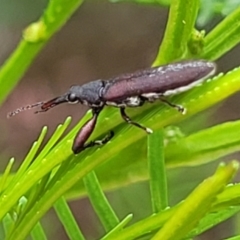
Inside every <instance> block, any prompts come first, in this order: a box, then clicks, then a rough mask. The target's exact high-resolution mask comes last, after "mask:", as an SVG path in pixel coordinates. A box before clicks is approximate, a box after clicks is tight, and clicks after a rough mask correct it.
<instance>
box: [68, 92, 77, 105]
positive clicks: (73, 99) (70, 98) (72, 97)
mask: <svg viewBox="0 0 240 240" xmlns="http://www.w3.org/2000/svg"><path fill="white" fill-rule="evenodd" d="M68 102H69V103H78V102H79V99H78V97H77V95H76V94H75V93H70V94H69V95H68Z"/></svg>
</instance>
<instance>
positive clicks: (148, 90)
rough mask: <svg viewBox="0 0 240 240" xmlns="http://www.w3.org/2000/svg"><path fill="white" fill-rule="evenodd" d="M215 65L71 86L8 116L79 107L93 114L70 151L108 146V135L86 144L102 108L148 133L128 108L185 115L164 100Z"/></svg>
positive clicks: (175, 66) (199, 63)
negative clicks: (154, 105) (160, 107)
mask: <svg viewBox="0 0 240 240" xmlns="http://www.w3.org/2000/svg"><path fill="white" fill-rule="evenodd" d="M215 70H216V64H215V63H213V62H209V61H205V60H192V61H181V62H177V63H172V64H167V65H163V66H160V67H154V68H148V69H145V70H140V71H136V72H134V73H130V74H123V75H120V76H118V77H115V78H112V79H109V80H101V79H99V80H95V81H92V82H89V83H86V84H84V85H82V86H72V87H71V88H70V89H69V91H68V92H66V93H65V94H63V95H62V96H59V97H56V98H53V99H51V100H49V101H46V102H38V103H35V104H32V105H27V106H25V107H21V108H18V109H16V110H15V111H13V112H10V113H9V114H8V117H12V116H14V115H16V114H17V113H19V112H21V111H24V110H28V109H31V108H34V107H40V110H39V111H36V112H35V113H39V112H45V111H48V110H49V109H51V108H53V107H55V106H57V105H59V104H62V103H65V102H67V103H81V104H85V105H87V106H88V107H89V108H90V109H91V110H92V118H90V119H89V120H88V121H87V122H86V123H85V124H84V125H83V126H82V127H81V129H80V130H79V132H78V133H77V135H76V137H75V139H74V142H73V146H72V150H73V152H74V153H75V154H77V153H79V152H81V151H83V150H84V149H86V148H88V147H92V146H96V145H102V144H105V143H107V142H108V141H109V140H110V139H111V138H112V137H113V132H112V131H111V132H110V133H109V134H108V135H107V136H106V137H105V138H104V139H102V140H95V141H91V142H87V140H88V138H89V137H90V135H91V134H92V132H93V130H94V128H95V126H96V123H97V119H98V116H99V114H100V112H101V111H102V109H103V108H104V107H105V106H113V107H117V108H120V114H121V116H122V118H123V120H124V121H126V122H127V123H129V124H132V125H134V126H136V127H138V128H141V129H143V130H144V131H145V132H147V133H152V130H151V129H150V128H147V127H145V126H142V125H141V124H139V123H137V122H134V121H133V120H132V119H131V118H130V117H129V116H128V115H127V114H126V112H125V109H126V108H127V107H140V106H142V105H143V104H144V103H145V102H154V101H156V100H161V101H162V102H164V103H165V104H167V105H169V106H170V107H173V108H176V109H177V110H178V111H179V112H181V113H184V112H185V109H184V107H182V106H180V105H176V104H173V103H171V102H169V101H168V100H167V99H166V97H167V96H172V95H175V94H179V93H181V92H185V91H187V90H189V89H191V88H193V87H195V86H196V85H199V84H200V83H202V82H203V81H204V80H206V79H207V78H209V77H210V76H211V75H213V74H214V73H215Z"/></svg>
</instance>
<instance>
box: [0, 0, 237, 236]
mask: <svg viewBox="0 0 240 240" xmlns="http://www.w3.org/2000/svg"><path fill="white" fill-rule="evenodd" d="M81 3H82V1H80V0H67V1H66V0H53V1H49V5H48V7H47V8H46V10H45V12H44V14H43V16H42V17H41V18H40V20H39V21H38V22H36V23H33V24H31V25H30V26H29V27H28V28H27V29H26V30H25V31H24V34H23V39H22V41H21V42H20V43H19V45H18V47H17V48H16V50H15V51H14V52H13V54H12V55H11V56H10V57H9V59H8V60H7V61H6V62H5V64H4V65H3V66H2V68H1V70H0V85H1V88H0V101H1V102H3V100H4V99H6V97H7V95H8V94H9V92H10V91H11V90H12V89H13V88H14V87H15V85H16V84H17V82H18V81H19V79H20V77H21V76H22V74H23V73H24V72H25V71H26V69H27V67H28V66H29V65H30V64H31V62H32V61H33V59H34V58H35V57H36V56H37V54H38V52H39V51H40V50H41V49H42V48H43V46H44V45H45V44H46V43H47V42H48V40H49V39H50V38H51V36H52V35H53V34H54V33H55V32H56V31H57V30H59V29H60V28H61V26H62V25H63V24H64V23H65V22H66V21H67V19H68V18H69V17H70V16H71V14H72V13H73V12H74V11H75V10H76V9H77V7H79V6H80V5H81ZM199 5H200V4H199V1H198V0H186V1H179V0H172V1H171V6H170V13H169V19H168V23H167V28H166V31H165V35H164V38H163V41H162V43H161V45H160V48H159V52H158V54H157V57H156V59H155V61H154V63H153V65H159V64H162V63H169V62H172V61H175V60H179V59H187V58H204V59H208V60H216V59H218V58H220V57H221V56H222V55H223V54H225V53H226V52H228V51H229V50H230V49H232V48H233V47H235V46H236V45H237V44H238V43H239V42H240V36H239V30H240V29H239V28H240V25H239V24H233V23H237V22H240V7H238V8H237V9H236V10H235V11H233V12H232V13H231V14H229V15H228V16H227V17H226V18H225V19H223V20H222V22H220V23H219V24H218V25H217V26H216V27H215V28H213V29H212V30H211V32H210V33H208V34H207V35H206V37H205V36H204V35H205V34H204V32H202V31H201V32H200V31H197V30H196V29H194V26H195V23H196V18H197V12H198V10H199ZM220 46H221V47H220ZM23 63H24V64H23ZM13 69H14V71H13ZM239 89H240V68H236V69H233V70H232V71H230V72H228V73H226V74H222V73H221V74H219V75H218V76H216V77H213V78H212V79H209V80H208V81H206V82H205V83H204V84H202V86H201V87H197V88H195V89H193V90H190V91H188V92H186V93H184V94H181V95H178V96H175V97H173V98H172V99H171V100H172V101H173V102H177V103H179V104H182V105H183V106H184V107H186V108H187V110H188V112H187V114H186V115H181V114H179V113H178V112H176V111H175V109H170V108H168V107H166V106H164V105H161V104H159V103H155V104H147V105H146V106H144V107H142V108H141V109H136V110H134V111H133V117H134V119H136V121H138V122H141V123H143V124H145V125H148V126H151V128H152V129H153V130H155V133H154V134H153V135H152V136H149V137H148V143H146V135H145V134H144V133H143V132H142V131H139V130H138V129H135V128H134V127H129V126H128V125H127V124H124V123H122V121H121V119H120V118H119V117H118V111H117V110H116V109H111V108H110V109H106V110H104V111H103V113H102V115H101V116H100V118H99V123H100V124H101V122H104V124H102V127H101V129H97V130H96V131H95V132H94V134H93V136H92V138H94V139H96V138H100V137H101V136H102V135H104V133H106V132H107V131H108V130H109V129H113V130H114V132H115V133H116V136H115V137H114V139H113V140H112V141H110V142H109V143H108V144H106V145H105V146H103V147H101V148H91V149H88V150H86V151H84V152H82V153H80V154H79V155H76V156H74V155H73V154H72V152H71V144H72V139H73V137H74V135H75V134H76V132H77V131H78V129H79V127H80V126H82V124H83V123H84V122H85V121H86V120H87V119H88V118H89V114H90V113H87V114H86V116H85V117H83V119H82V120H81V121H80V122H79V123H78V124H77V125H76V126H75V127H74V129H73V130H72V131H71V132H70V133H69V134H67V135H66V136H65V137H64V138H63V139H62V140H60V141H59V139H60V137H61V136H62V135H63V133H64V131H65V130H66V128H67V126H68V125H69V123H70V121H71V119H70V118H68V119H67V120H66V122H65V123H64V124H63V125H60V126H59V127H58V128H57V130H56V131H55V133H54V134H53V136H52V137H51V139H50V140H49V142H48V143H47V144H46V146H45V147H44V148H43V150H42V151H41V152H40V153H39V152H38V149H39V147H40V145H41V143H42V141H43V139H44V136H45V134H46V131H47V129H46V128H44V129H43V131H42V133H41V135H40V136H39V139H38V141H36V142H35V143H34V144H33V146H32V148H31V150H30V151H29V153H28V155H27V156H26V158H25V161H24V162H23V164H22V165H21V167H20V168H19V170H18V171H17V172H15V173H11V168H12V165H13V163H14V159H11V160H10V161H9V164H8V166H7V167H6V170H5V172H4V173H3V175H2V177H1V179H0V194H1V195H0V206H1V208H0V219H2V224H3V226H4V231H5V235H6V237H5V238H6V239H8V240H10V239H14V240H18V239H25V238H26V237H27V236H28V235H30V234H31V236H32V238H33V239H47V237H46V236H45V233H44V229H43V228H42V227H41V225H40V223H39V220H40V219H41V218H42V217H43V216H44V214H45V213H46V212H47V211H48V210H49V209H50V208H51V207H52V206H54V208H55V210H56V212H57V214H58V216H59V219H60V221H61V222H62V224H63V225H64V228H65V230H66V232H67V234H68V236H69V238H70V239H84V236H83V234H82V233H81V231H80V229H79V227H78V226H77V223H76V222H75V219H74V217H73V215H72V214H71V211H70V210H69V207H68V205H67V203H66V199H71V198H73V197H74V198H76V197H80V196H85V195H86V194H88V195H89V198H90V200H91V203H92V205H93V206H94V209H95V211H96V213H97V215H98V216H99V219H100V220H101V223H102V225H103V227H104V229H105V231H106V235H105V236H104V237H102V239H105V240H106V239H137V238H138V237H142V236H147V237H150V236H151V237H152V238H153V239H184V238H192V237H195V236H197V235H199V234H200V233H202V232H204V231H206V230H207V229H209V228H211V227H213V226H215V225H217V224H219V223H220V222H222V221H224V220H225V219H227V218H229V217H231V216H233V215H234V214H236V213H237V212H239V210H240V209H239V208H240V206H239V204H240V195H239V192H240V191H239V188H240V185H239V184H235V185H231V184H230V185H228V183H229V182H230V181H231V179H232V177H233V176H234V174H235V173H236V171H237V170H238V167H239V164H238V162H237V161H232V162H230V163H228V164H221V165H220V166H219V168H218V169H217V171H216V172H215V173H214V174H213V175H212V176H211V177H209V178H207V179H205V180H203V182H202V183H201V184H200V185H198V186H197V187H196V188H195V189H194V190H193V192H192V193H191V194H189V196H187V197H186V198H185V200H184V201H183V202H180V203H178V204H176V205H175V206H173V207H171V208H170V207H168V187H167V180H166V169H165V167H168V166H171V167H177V166H192V165H202V164H203V163H204V164H206V163H210V162H212V161H214V160H216V159H219V158H220V157H223V156H226V155H228V154H230V153H234V152H236V151H239V149H240V134H238V130H239V125H240V122H239V121H232V122H226V123H222V124H219V125H216V126H214V127H211V128H207V129H204V130H201V131H199V132H194V133H192V134H191V135H189V136H182V135H181V134H180V135H181V136H178V130H176V129H174V128H171V129H169V128H166V129H165V130H163V128H164V127H165V126H169V125H174V124H176V123H177V122H180V121H183V120H184V119H187V118H189V117H190V116H192V115H193V114H196V113H198V112H200V111H202V110H204V109H207V108H208V107H210V106H212V105H214V104H216V103H218V102H220V101H222V100H224V99H226V98H227V97H229V96H231V95H232V94H234V93H235V92H237V91H238V90H239ZM108 116H111V119H115V121H114V122H113V121H111V120H110V119H109V117H108ZM170 132H171V135H172V134H175V135H176V136H177V137H176V138H175V139H174V141H172V140H171V139H170V138H169V137H168V136H169V135H170ZM206 139H207V141H206ZM166 142H167V143H166ZM139 146H141V147H139ZM147 152H148V163H147V161H146V153H147ZM102 163H107V164H104V165H102ZM100 165H101V167H99V166H100ZM147 166H148V168H147ZM148 169H149V173H148ZM148 174H149V177H148ZM148 178H149V184H150V189H151V198H152V209H153V214H152V215H151V216H148V217H146V218H144V219H142V220H141V221H138V222H136V223H135V224H132V225H128V226H127V227H126V225H127V224H129V223H130V221H131V219H132V218H133V216H132V214H129V215H128V216H126V217H125V218H124V219H122V220H120V219H119V218H118V217H117V214H116V213H115V212H114V210H113V209H112V207H111V205H110V204H109V202H108V200H107V199H106V197H105V195H104V193H103V190H102V189H101V187H100V184H99V182H101V185H102V187H103V189H104V190H110V189H113V188H119V187H121V186H124V185H128V184H130V183H133V182H138V181H139V180H143V179H148ZM75 184H78V185H75ZM83 185H85V188H84V187H83ZM76 186H77V187H76ZM85 189H86V190H85ZM148 235H149V236H148Z"/></svg>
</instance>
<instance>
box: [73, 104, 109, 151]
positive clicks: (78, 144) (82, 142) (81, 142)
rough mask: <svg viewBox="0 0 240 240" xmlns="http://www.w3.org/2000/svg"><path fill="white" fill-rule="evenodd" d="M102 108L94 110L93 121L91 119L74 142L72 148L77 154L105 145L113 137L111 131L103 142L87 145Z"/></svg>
mask: <svg viewBox="0 0 240 240" xmlns="http://www.w3.org/2000/svg"><path fill="white" fill-rule="evenodd" d="M101 110H102V108H99V109H98V108H97V109H95V108H94V109H92V112H93V116H92V118H91V119H89V120H88V121H87V122H86V123H85V124H84V125H83V126H82V128H81V129H80V130H79V131H78V133H77V135H76V137H75V139H74V142H73V146H72V150H73V152H74V153H75V154H77V153H79V152H81V151H83V150H84V149H86V148H89V147H93V146H97V145H103V144H105V143H107V142H108V141H109V140H110V139H111V138H112V137H113V132H112V131H111V132H110V133H109V134H108V135H107V136H106V137H104V138H103V139H102V140H95V141H91V142H89V143H86V141H87V140H88V138H89V137H90V136H91V134H92V132H93V130H94V128H95V126H96V123H97V118H98V115H99V113H100V112H101Z"/></svg>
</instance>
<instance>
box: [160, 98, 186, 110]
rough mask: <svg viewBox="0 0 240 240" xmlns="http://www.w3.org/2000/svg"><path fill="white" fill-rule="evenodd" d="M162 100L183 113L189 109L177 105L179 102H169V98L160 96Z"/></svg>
mask: <svg viewBox="0 0 240 240" xmlns="http://www.w3.org/2000/svg"><path fill="white" fill-rule="evenodd" d="M160 100H161V101H162V102H164V103H166V104H167V105H168V106H170V107H173V108H175V109H177V111H179V112H180V113H182V114H185V113H186V111H187V109H186V108H184V107H183V106H181V105H177V104H174V103H171V102H169V101H168V100H167V99H165V98H163V97H160Z"/></svg>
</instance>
